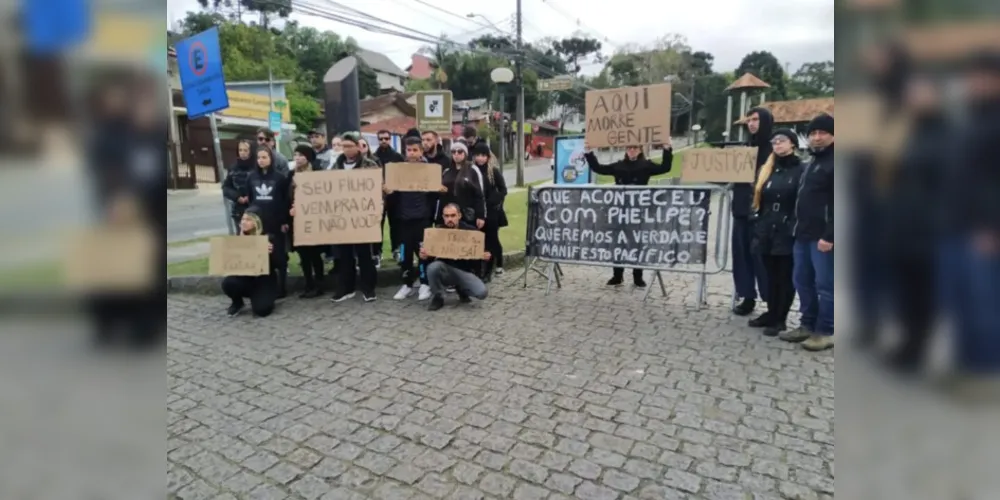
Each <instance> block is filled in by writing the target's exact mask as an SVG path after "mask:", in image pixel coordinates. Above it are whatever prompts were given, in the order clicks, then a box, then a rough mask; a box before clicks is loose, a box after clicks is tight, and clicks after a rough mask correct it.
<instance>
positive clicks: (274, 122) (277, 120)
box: [267, 111, 281, 141]
mask: <svg viewBox="0 0 1000 500" xmlns="http://www.w3.org/2000/svg"><path fill="white" fill-rule="evenodd" d="M267 128H269V129H271V132H274V140H275V141H279V140H281V111H271V112H269V113H268V114H267Z"/></svg>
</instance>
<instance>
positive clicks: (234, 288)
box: [222, 205, 288, 317]
mask: <svg viewBox="0 0 1000 500" xmlns="http://www.w3.org/2000/svg"><path fill="white" fill-rule="evenodd" d="M263 227H264V225H263V223H262V222H261V219H260V207H258V206H256V205H252V206H250V208H248V209H247V210H246V212H244V213H243V217H242V218H241V219H240V236H265V234H264V233H263ZM266 236H267V239H268V243H267V252H268V254H269V256H268V271H267V272H268V274H264V275H260V276H248V275H239V276H226V277H225V278H223V280H222V293H224V294H226V296H228V297H229V298H230V299H232V300H233V303H232V304H231V305H230V306H229V309H228V310H227V313H228V314H229V315H230V316H236V315H237V314H239V313H240V311H242V310H243V307H244V305H245V303H244V300H245V299H250V310H251V311H253V314H254V316H258V317H264V316H268V315H270V314H271V313H272V312H273V311H274V302H275V301H276V300H277V298H278V270H283V269H285V266H286V265H288V263H287V261H286V259H287V254H286V253H285V237H284V235H283V234H268V235H266ZM234 238H235V237H234Z"/></svg>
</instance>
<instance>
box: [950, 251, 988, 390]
mask: <svg viewBox="0 0 1000 500" xmlns="http://www.w3.org/2000/svg"><path fill="white" fill-rule="evenodd" d="M942 250H943V252H942V255H941V257H942V261H941V264H942V265H941V270H942V271H943V272H942V273H941V277H942V278H943V283H942V284H943V285H944V286H943V287H942V288H943V289H944V290H947V291H948V292H951V293H947V294H945V295H946V296H947V300H946V302H944V304H945V307H946V308H948V309H949V313H950V314H951V316H952V317H953V318H954V322H955V326H956V330H957V336H956V342H957V346H956V357H957V359H956V361H957V365H958V366H957V367H958V369H959V370H961V371H963V372H965V373H969V374H974V375H986V374H1000V307H998V304H1000V256H997V255H992V256H991V255H983V254H982V253H980V252H977V251H976V250H975V249H974V248H973V247H972V245H971V242H970V241H969V240H967V239H965V238H961V239H953V240H951V241H947V242H946V243H945V245H944V248H943V249H942ZM943 298H944V297H943Z"/></svg>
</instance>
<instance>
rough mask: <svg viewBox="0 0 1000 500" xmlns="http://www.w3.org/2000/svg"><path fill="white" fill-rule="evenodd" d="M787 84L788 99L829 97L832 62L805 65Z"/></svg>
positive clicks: (832, 82)
mask: <svg viewBox="0 0 1000 500" xmlns="http://www.w3.org/2000/svg"><path fill="white" fill-rule="evenodd" d="M788 83H789V85H788V92H789V96H788V97H789V98H792V99H809V98H814V97H830V96H832V95H833V87H834V65H833V61H822V62H809V63H805V64H803V65H802V67H800V68H799V69H798V70H797V71H796V72H795V74H794V75H792V77H791V78H790V80H789V82H788Z"/></svg>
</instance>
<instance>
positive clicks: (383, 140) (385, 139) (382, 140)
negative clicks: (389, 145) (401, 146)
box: [378, 137, 389, 142]
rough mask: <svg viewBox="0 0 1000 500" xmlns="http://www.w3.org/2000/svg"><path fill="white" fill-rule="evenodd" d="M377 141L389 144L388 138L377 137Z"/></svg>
mask: <svg viewBox="0 0 1000 500" xmlns="http://www.w3.org/2000/svg"><path fill="white" fill-rule="evenodd" d="M378 141H379V142H389V138H388V137H379V138H378Z"/></svg>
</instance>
